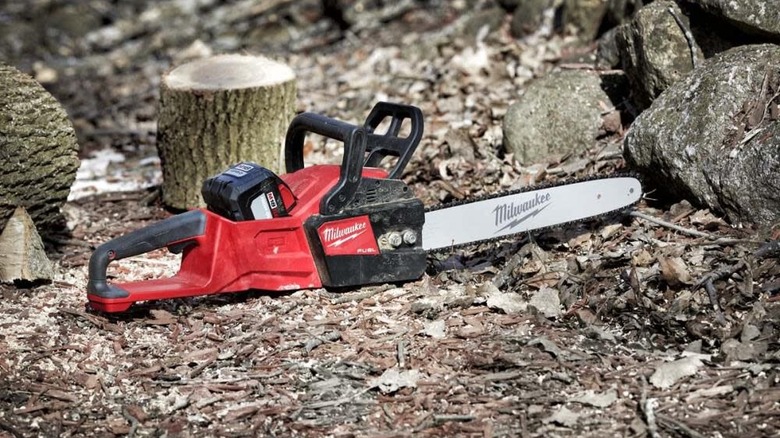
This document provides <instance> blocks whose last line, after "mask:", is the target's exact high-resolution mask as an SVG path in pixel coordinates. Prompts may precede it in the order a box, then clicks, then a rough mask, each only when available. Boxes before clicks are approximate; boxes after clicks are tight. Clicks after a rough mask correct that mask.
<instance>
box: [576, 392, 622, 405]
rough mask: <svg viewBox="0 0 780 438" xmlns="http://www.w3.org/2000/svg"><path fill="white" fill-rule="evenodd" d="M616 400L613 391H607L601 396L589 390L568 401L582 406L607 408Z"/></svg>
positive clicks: (615, 394) (615, 393)
mask: <svg viewBox="0 0 780 438" xmlns="http://www.w3.org/2000/svg"><path fill="white" fill-rule="evenodd" d="M617 398H618V397H617V391H615V390H614V389H610V390H607V391H605V392H602V393H601V394H599V393H596V392H595V391H593V390H592V389H589V390H587V391H585V392H582V393H580V394H577V395H575V396H574V397H573V398H571V399H570V400H569V401H573V402H577V403H582V404H584V405H589V406H593V407H597V408H606V407H607V406H609V405H611V404H612V403H614V402H615V401H617Z"/></svg>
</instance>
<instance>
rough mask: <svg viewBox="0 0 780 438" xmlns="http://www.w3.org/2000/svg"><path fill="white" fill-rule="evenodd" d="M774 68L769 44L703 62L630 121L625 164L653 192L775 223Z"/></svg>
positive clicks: (778, 145)
mask: <svg viewBox="0 0 780 438" xmlns="http://www.w3.org/2000/svg"><path fill="white" fill-rule="evenodd" d="M779 67H780V47H778V46H776V45H772V44H766V45H753V46H742V47H737V48H734V49H731V50H729V51H727V52H724V53H723V54H721V55H718V56H716V57H713V58H711V59H709V60H707V61H706V62H704V63H703V64H702V65H701V66H700V67H699V68H697V69H696V70H695V71H693V72H692V73H691V74H690V75H689V76H687V77H686V78H685V79H684V80H682V81H680V82H678V83H676V84H674V85H673V86H671V87H670V88H669V89H667V90H666V91H665V92H664V93H663V94H661V95H660V96H659V97H658V99H656V101H655V102H654V103H653V105H652V106H651V107H650V108H649V109H648V110H647V111H645V112H644V113H642V114H641V115H640V116H639V117H638V118H637V119H636V120H635V121H634V124H633V125H632V127H631V129H630V131H629V133H628V135H627V136H626V140H625V143H624V148H625V156H626V159H627V160H628V162H629V163H630V164H632V165H633V166H635V167H637V168H638V169H640V170H642V171H643V172H644V173H646V175H647V177H648V182H651V183H652V184H653V185H654V187H657V188H658V189H659V190H662V191H663V192H665V193H666V194H671V195H673V196H676V197H688V198H690V200H691V201H694V202H695V203H697V204H699V205H701V206H706V207H708V208H710V209H711V210H714V211H716V212H719V213H722V214H725V215H726V216H727V218H728V219H729V220H731V221H732V222H750V223H756V224H759V225H766V226H769V225H771V224H773V223H777V222H778V221H779V220H780V196H778V191H777V188H778V187H780V172H778V165H779V164H780V121H779V120H778V116H779V114H778V113H780V110H778V106H777V105H778V103H777V100H776V99H773V97H775V93H777V92H779V91H780V74H778V68H779ZM661 194H663V193H661Z"/></svg>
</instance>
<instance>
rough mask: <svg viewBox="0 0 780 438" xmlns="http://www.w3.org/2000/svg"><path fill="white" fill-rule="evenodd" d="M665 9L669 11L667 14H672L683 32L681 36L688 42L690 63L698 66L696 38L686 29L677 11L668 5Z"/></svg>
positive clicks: (694, 66)
mask: <svg viewBox="0 0 780 438" xmlns="http://www.w3.org/2000/svg"><path fill="white" fill-rule="evenodd" d="M667 11H669V14H671V15H672V18H674V21H675V22H676V23H677V26H679V27H680V30H681V31H682V33H683V36H684V37H685V41H686V42H687V43H688V48H689V49H690V50H691V65H692V66H693V68H694V69H695V68H696V67H698V63H699V62H698V60H697V59H696V40H694V38H693V34H691V31H690V30H689V29H688V26H686V25H685V23H684V22H683V21H682V18H680V16H679V15H677V12H675V11H674V9H672V7H671V6H670V7H669V8H668V9H667Z"/></svg>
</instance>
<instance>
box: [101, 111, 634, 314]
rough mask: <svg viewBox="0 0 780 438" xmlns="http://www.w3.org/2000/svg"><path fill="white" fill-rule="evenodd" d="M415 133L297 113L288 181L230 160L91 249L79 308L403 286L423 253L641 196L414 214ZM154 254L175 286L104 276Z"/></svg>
mask: <svg viewBox="0 0 780 438" xmlns="http://www.w3.org/2000/svg"><path fill="white" fill-rule="evenodd" d="M388 121H389V124H388V123H387V122H388ZM383 123H384V125H382V126H388V128H387V130H386V132H384V133H380V132H378V130H377V128H378V127H380V124H383ZM404 123H406V124H407V125H408V126H409V128H410V129H409V132H408V134H404V135H401V128H402V125H403V124H404ZM308 133H314V134H319V135H322V136H324V137H327V138H331V139H334V140H336V141H339V142H341V143H343V146H344V154H343V158H342V160H341V164H340V165H336V164H329V165H314V166H308V167H305V166H304V160H303V158H304V150H303V149H304V148H303V146H304V142H305V139H306V135H307V134H308ZM422 135H423V115H422V112H421V111H420V109H419V108H416V107H414V106H409V105H400V104H392V103H387V102H380V103H378V104H377V105H376V106H375V107H374V108H373V109H372V111H371V112H370V114H369V115H368V117H367V118H366V121H365V123H364V124H363V125H362V126H357V125H352V124H350V123H346V122H343V121H339V120H334V119H331V118H328V117H325V116H322V115H319V114H315V113H302V114H299V115H297V116H296V117H295V118H294V119H293V120H292V122H291V124H290V126H289V128H288V131H287V134H286V138H285V151H284V160H285V167H286V171H287V173H285V174H283V175H276V174H274V173H273V172H272V171H271V170H269V169H267V168H265V167H262V166H260V165H258V164H255V163H249V162H243V163H238V164H236V165H234V166H232V167H230V168H229V169H227V170H226V171H224V172H222V173H221V174H218V175H216V176H214V177H211V178H209V179H207V180H206V181H205V182H204V183H203V186H202V190H201V193H202V195H203V199H204V201H205V203H206V205H207V207H206V208H200V209H195V210H191V211H188V212H186V213H182V214H179V215H175V216H172V217H170V218H168V219H165V220H163V221H161V222H158V223H155V224H152V225H151V226H148V227H145V228H141V229H138V230H135V231H133V232H131V233H129V234H126V235H124V236H120V237H118V238H115V239H113V240H110V241H108V242H106V243H104V244H102V245H100V246H99V247H98V248H97V249H96V250H95V252H94V253H93V254H92V256H91V258H90V261H89V282H88V285H87V289H88V294H87V297H88V299H89V303H90V305H91V306H92V307H93V308H94V309H96V310H99V311H104V312H122V311H125V310H127V309H128V308H129V307H130V306H131V305H132V304H133V303H135V302H138V301H149V300H160V299H169V298H182V297H190V296H197V295H207V294H218V293H227V292H238V291H245V290H250V289H259V290H265V291H290V290H298V289H311V288H320V287H326V288H345V287H357V286H361V285H368V284H377V283H396V282H404V281H410V280H415V279H418V278H419V277H421V276H422V275H423V273H424V271H425V269H426V262H427V256H428V253H429V252H430V251H437V250H438V251H441V250H447V249H449V248H454V247H457V246H461V245H465V244H472V243H481V242H484V241H491V240H495V239H500V238H505V237H507V236H510V235H513V234H517V233H522V232H527V231H530V230H536V229H541V228H548V227H550V226H554V225H560V224H567V223H570V222H576V221H582V220H585V219H588V218H592V217H594V216H600V215H604V214H607V213H610V212H615V211H619V210H622V209H625V208H627V207H628V206H630V205H632V204H634V203H636V202H637V201H638V200H639V199H640V198H641V196H642V190H641V186H640V183H639V181H638V180H637V179H635V178H633V177H627V176H613V177H605V178H600V179H587V180H580V181H573V182H567V183H562V184H557V185H552V186H547V187H543V188H536V189H533V190H527V189H525V190H523V189H521V190H518V191H511V192H506V193H500V194H497V195H493V196H490V197H487V198H480V199H475V200H470V201H459V202H457V203H454V204H448V205H443V206H438V207H434V208H431V209H427V210H426V208H425V207H424V206H423V203H422V201H421V200H420V199H418V198H417V197H415V196H414V195H413V193H412V190H411V189H410V188H409V186H407V185H406V184H405V183H404V182H403V181H402V180H401V179H400V177H401V174H402V172H403V170H404V168H405V166H406V164H407V163H408V162H409V160H410V158H411V157H412V154H413V153H414V151H415V149H416V148H417V145H418V143H419V142H420V139H421V138H422ZM388 157H389V161H387V162H386V158H388ZM393 160H394V161H393ZM162 248H167V249H168V250H169V251H171V252H173V253H176V254H178V253H181V265H180V268H179V271H178V273H177V274H175V275H174V276H172V277H169V278H160V279H152V280H143V281H135V282H125V283H115V282H109V281H108V280H107V269H108V265H109V264H110V263H111V262H113V261H116V260H120V259H124V258H127V257H132V256H137V255H141V254H144V253H148V252H150V251H154V250H158V249H162Z"/></svg>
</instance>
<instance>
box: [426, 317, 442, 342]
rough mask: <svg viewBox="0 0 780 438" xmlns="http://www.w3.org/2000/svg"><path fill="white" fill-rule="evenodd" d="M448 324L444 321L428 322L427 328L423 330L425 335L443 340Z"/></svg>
mask: <svg viewBox="0 0 780 438" xmlns="http://www.w3.org/2000/svg"><path fill="white" fill-rule="evenodd" d="M446 328H447V327H446V324H445V323H444V320H443V319H437V320H436V321H431V322H426V323H425V328H423V334H425V335H427V336H430V337H432V338H434V339H442V338H444V337H445V336H446Z"/></svg>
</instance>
